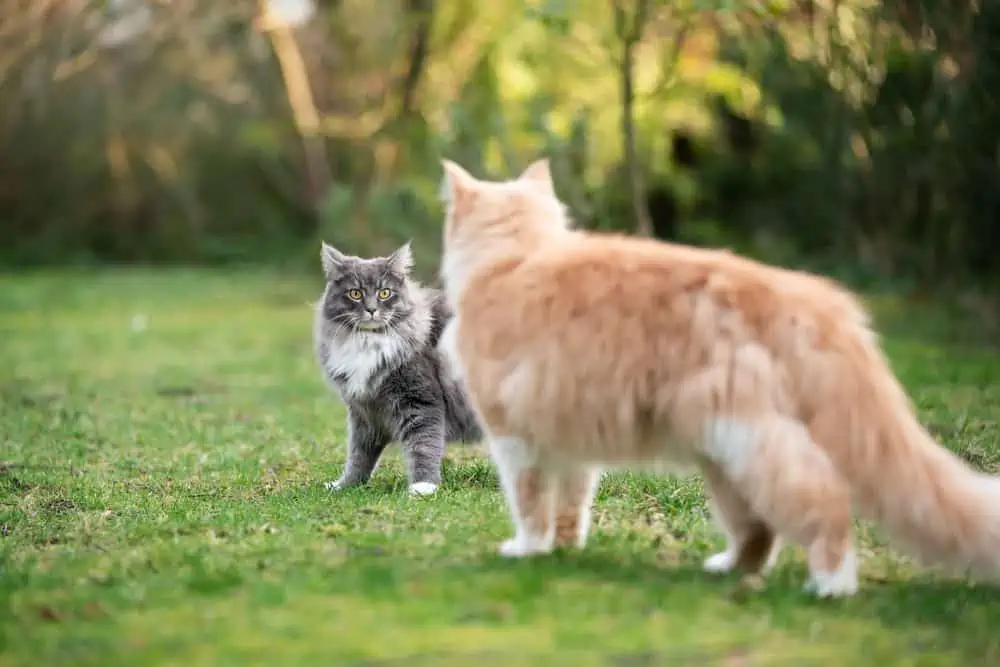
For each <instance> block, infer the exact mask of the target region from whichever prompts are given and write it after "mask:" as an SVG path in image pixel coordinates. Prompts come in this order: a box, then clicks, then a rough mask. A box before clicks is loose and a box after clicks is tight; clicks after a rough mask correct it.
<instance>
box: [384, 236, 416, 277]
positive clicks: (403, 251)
mask: <svg viewBox="0 0 1000 667" xmlns="http://www.w3.org/2000/svg"><path fill="white" fill-rule="evenodd" d="M389 265H390V266H392V268H393V270H394V271H396V272H397V273H404V274H408V273H409V272H410V269H412V268H413V250H412V249H411V248H410V242H409V241H407V242H406V243H404V244H403V245H402V246H400V247H399V248H398V249H397V250H396V252H394V253H392V254H391V255H389Z"/></svg>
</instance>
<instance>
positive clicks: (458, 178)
mask: <svg viewBox="0 0 1000 667" xmlns="http://www.w3.org/2000/svg"><path fill="white" fill-rule="evenodd" d="M441 166H443V167H444V178H443V179H442V180H441V192H440V195H441V201H443V202H444V203H446V204H454V203H456V202H458V201H459V200H461V199H462V198H463V197H464V196H465V194H466V193H468V192H469V191H470V190H471V189H472V187H473V186H474V185H475V183H476V179H475V178H474V177H473V176H472V174H470V173H469V172H467V171H466V170H465V169H463V168H462V167H461V166H459V165H458V164H457V163H455V162H452V161H451V160H441Z"/></svg>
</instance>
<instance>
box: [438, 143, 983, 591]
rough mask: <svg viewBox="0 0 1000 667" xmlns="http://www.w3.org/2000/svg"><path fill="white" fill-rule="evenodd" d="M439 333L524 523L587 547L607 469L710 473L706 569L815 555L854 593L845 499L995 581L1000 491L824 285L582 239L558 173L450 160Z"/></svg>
mask: <svg viewBox="0 0 1000 667" xmlns="http://www.w3.org/2000/svg"><path fill="white" fill-rule="evenodd" d="M444 168H445V173H446V182H445V194H446V200H447V218H446V222H445V233H444V245H445V249H444V258H443V263H442V277H443V279H444V282H445V285H446V292H447V295H448V299H449V300H450V302H451V305H452V307H453V308H454V309H455V312H456V317H455V319H454V320H453V322H452V324H451V325H450V328H449V330H448V331H446V332H445V334H444V338H443V340H442V345H444V346H445V347H446V348H447V350H448V352H449V356H450V357H451V359H452V361H453V363H454V364H455V365H456V369H457V370H458V371H459V372H460V373H461V374H462V375H463V376H464V378H465V381H466V383H467V386H468V390H469V392H470V394H471V396H472V400H473V403H474V405H475V409H476V410H477V412H478V413H479V414H480V416H481V418H482V420H483V423H484V424H485V426H486V429H487V431H488V434H489V439H490V442H491V450H492V455H493V457H494V460H495V462H496V465H497V468H498V470H499V474H500V479H501V481H502V486H503V489H504V492H505V495H506V498H507V501H508V504H509V507H510V510H511V513H512V515H513V518H514V524H515V527H516V532H515V535H514V537H513V538H512V539H510V540H508V541H506V542H504V544H503V545H502V546H501V552H502V553H503V554H505V555H507V556H526V555H529V554H535V553H544V552H548V551H550V550H551V549H552V548H553V547H554V546H559V545H577V546H581V547H582V546H583V544H584V542H585V540H586V535H587V530H588V526H589V523H590V516H589V511H590V505H591V502H592V499H593V494H594V490H595V486H596V482H597V478H598V474H599V472H600V470H602V469H604V468H610V467H635V466H643V465H646V464H653V463H661V462H668V463H672V464H674V465H680V466H687V467H691V468H695V469H697V470H699V471H700V472H701V473H702V474H703V475H704V478H705V481H706V485H707V488H708V490H709V492H710V494H711V497H712V500H713V501H714V502H713V504H714V506H715V509H716V515H717V519H718V520H719V521H720V523H721V524H722V526H723V528H724V529H725V532H726V534H727V536H728V545H727V548H726V550H725V551H724V552H722V553H719V554H716V555H714V556H712V557H711V558H709V559H708V560H707V561H706V562H705V568H706V569H708V570H710V571H726V570H730V569H733V568H736V567H740V568H748V569H750V570H754V571H766V569H767V568H768V567H769V566H770V564H771V563H772V562H773V560H774V558H775V556H776V555H777V552H778V549H779V538H782V537H783V538H787V539H790V540H792V541H794V542H797V543H799V544H801V545H802V546H804V547H805V549H806V552H807V555H808V562H809V570H810V573H811V576H810V582H809V588H810V589H811V590H812V591H814V592H815V593H816V594H817V595H820V596H835V595H851V594H853V593H854V592H856V590H857V587H858V578H857V564H856V556H855V551H854V548H853V546H852V537H851V522H852V503H853V504H854V506H855V507H857V508H858V510H859V512H860V513H861V514H862V515H863V516H866V517H868V518H870V519H873V520H875V521H877V522H879V523H880V524H881V525H883V526H884V527H885V528H886V529H887V530H888V531H889V533H890V534H891V535H892V536H893V537H894V538H896V539H897V540H899V542H900V543H901V545H902V546H905V547H908V548H909V549H910V550H912V551H913V552H914V553H915V554H916V555H918V556H920V557H922V558H924V559H925V560H927V561H929V562H938V563H943V564H948V565H951V566H955V567H958V568H969V569H971V570H973V571H975V572H979V573H983V574H988V575H995V574H996V573H997V572H998V571H1000V482H998V480H997V479H994V478H991V477H987V476H985V475H982V474H979V473H977V472H975V471H973V470H972V469H970V468H969V467H967V466H966V465H965V464H964V463H963V462H962V461H961V460H960V459H958V458H957V457H956V456H954V455H953V454H951V453H950V452H948V451H947V450H945V449H943V448H941V447H940V446H938V445H937V444H936V443H935V442H934V441H933V440H932V439H931V437H930V436H929V435H928V433H927V432H926V431H925V430H924V429H923V428H922V427H921V425H920V424H919V423H918V421H917V419H916V418H915V416H914V413H913V410H912V408H911V405H910V402H909V399H908V398H907V396H906V394H905V393H904V390H903V389H902V387H901V386H900V384H899V383H898V382H897V380H896V379H895V377H894V375H893V373H892V371H891V370H890V368H889V365H888V364H887V362H886V360H885V358H884V357H883V354H882V352H881V351H880V348H879V345H878V343H877V340H876V337H875V335H874V334H873V333H872V330H871V328H870V326H869V319H868V316H867V314H866V313H865V311H864V310H863V309H862V307H861V306H860V305H859V303H858V302H857V301H856V300H855V298H854V297H853V296H852V295H851V294H850V293H849V292H847V291H846V290H844V289H842V288H840V287H838V286H836V285H835V284H834V283H832V282H830V281H828V280H826V279H823V278H821V277H818V276H813V275H809V274H805V273H800V272H793V271H789V270H784V269H780V268H776V267H771V266H767V265H763V264H760V263H757V262H754V261H751V260H749V259H744V258H741V257H738V256H735V255H733V254H731V253H729V252H724V251H715V250H703V249H695V248H690V247H684V246H680V245H674V244H668V243H662V242H658V241H653V240H644V239H638V238H630V237H623V236H617V235H608V234H597V233H590V232H584V231H578V230H573V229H571V228H570V225H569V224H568V220H567V217H566V214H565V212H564V209H563V206H562V205H561V204H560V202H559V201H558V200H557V199H556V197H555V193H554V190H553V187H552V181H551V179H550V176H549V169H548V164H547V162H546V161H540V162H537V163H535V164H533V165H532V166H531V167H529V168H528V169H527V170H526V171H525V173H524V174H522V175H521V177H520V178H518V179H517V180H515V181H509V182H486V181H481V180H477V179H475V178H473V177H472V176H471V175H470V174H469V173H468V172H466V171H465V170H464V169H462V168H461V167H460V166H458V165H457V164H454V163H452V162H448V161H445V162H444Z"/></svg>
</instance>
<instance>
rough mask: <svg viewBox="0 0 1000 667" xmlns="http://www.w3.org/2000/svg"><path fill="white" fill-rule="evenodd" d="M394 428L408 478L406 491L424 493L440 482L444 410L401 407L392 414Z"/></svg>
mask: <svg viewBox="0 0 1000 667" xmlns="http://www.w3.org/2000/svg"><path fill="white" fill-rule="evenodd" d="M396 424H397V426H396V431H397V436H398V440H399V442H400V444H401V445H402V446H403V455H404V457H405V458H406V472H407V476H408V477H409V480H410V493H413V494H416V495H421V496H426V495H430V494H432V493H434V492H435V491H437V488H438V485H439V484H441V459H442V458H443V457H444V442H445V424H444V411H443V410H435V409H428V406H426V405H424V406H410V407H402V408H400V409H399V410H398V411H397V414H396Z"/></svg>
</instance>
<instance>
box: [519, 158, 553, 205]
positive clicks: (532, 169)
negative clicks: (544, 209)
mask: <svg viewBox="0 0 1000 667" xmlns="http://www.w3.org/2000/svg"><path fill="white" fill-rule="evenodd" d="M517 180H519V181H527V182H529V183H532V184H533V185H535V186H536V187H537V188H539V189H540V190H541V191H542V192H544V193H545V194H549V195H552V196H555V194H556V189H555V185H553V183H552V169H551V167H550V165H549V159H548V158H542V159H540V160H536V161H534V162H532V163H531V164H530V165H528V168H527V169H525V170H524V171H523V172H522V173H521V175H520V176H519V177H518V179H517Z"/></svg>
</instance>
